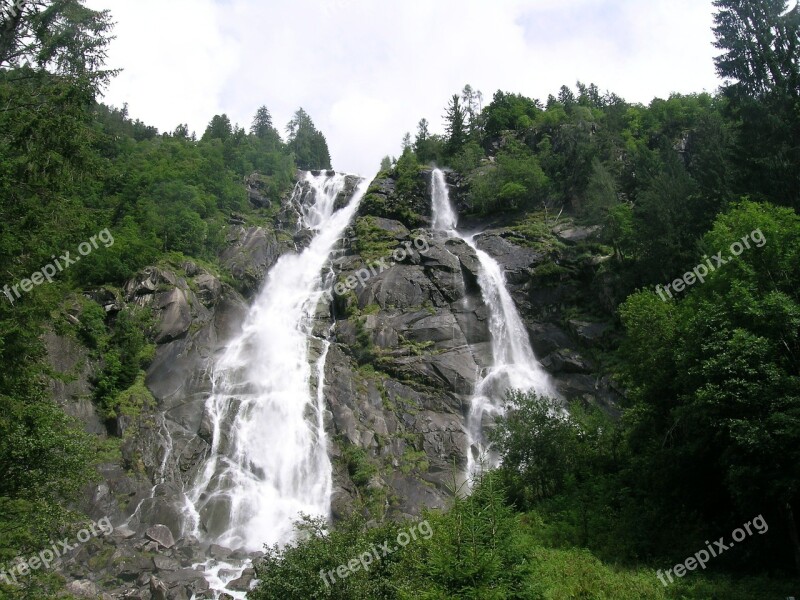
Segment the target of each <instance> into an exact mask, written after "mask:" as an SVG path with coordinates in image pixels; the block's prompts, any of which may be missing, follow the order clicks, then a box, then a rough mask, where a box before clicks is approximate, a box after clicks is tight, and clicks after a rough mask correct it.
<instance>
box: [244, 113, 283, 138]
mask: <svg viewBox="0 0 800 600" xmlns="http://www.w3.org/2000/svg"><path fill="white" fill-rule="evenodd" d="M250 133H251V134H252V135H254V136H256V137H257V138H260V139H262V140H264V141H266V142H269V143H272V144H275V145H279V144H280V143H281V136H280V134H279V133H278V130H277V129H275V126H274V125H273V124H272V115H271V114H270V112H269V110H268V109H267V107H266V106H262V107H261V108H259V109H258V111H256V116H255V117H254V118H253V124H252V125H251V126H250Z"/></svg>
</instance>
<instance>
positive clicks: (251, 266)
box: [220, 225, 289, 292]
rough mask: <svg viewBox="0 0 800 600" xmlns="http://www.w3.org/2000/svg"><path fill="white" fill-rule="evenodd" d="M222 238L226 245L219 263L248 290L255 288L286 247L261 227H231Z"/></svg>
mask: <svg viewBox="0 0 800 600" xmlns="http://www.w3.org/2000/svg"><path fill="white" fill-rule="evenodd" d="M225 241H226V242H227V244H228V246H227V248H226V249H225V251H224V252H223V253H222V255H221V256H220V259H221V261H222V264H223V266H224V267H225V268H226V269H228V270H229V271H230V273H231V275H232V276H233V277H234V279H237V280H239V281H241V282H242V285H243V286H244V287H245V288H246V289H247V290H248V291H250V292H255V291H256V290H257V289H258V287H259V286H260V285H261V282H262V281H263V279H264V276H265V275H266V273H267V271H269V270H270V268H272V265H274V264H275V262H276V261H277V260H278V257H280V255H281V254H282V253H283V252H285V251H286V250H287V249H289V247H288V246H287V244H286V243H283V244H281V243H279V242H278V238H277V237H276V236H275V234H274V233H273V232H272V231H268V230H266V229H263V228H261V227H245V226H244V225H238V226H234V227H232V228H231V229H230V231H229V233H228V236H227V237H226V240H225Z"/></svg>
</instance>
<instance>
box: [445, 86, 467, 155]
mask: <svg viewBox="0 0 800 600" xmlns="http://www.w3.org/2000/svg"><path fill="white" fill-rule="evenodd" d="M444 118H445V121H446V123H447V125H446V126H445V133H446V136H447V142H446V144H445V150H446V151H447V154H448V156H455V155H456V154H458V152H459V151H460V150H461V148H462V147H463V146H464V143H465V142H466V139H467V132H466V123H465V119H466V115H465V112H464V108H463V106H462V104H461V99H460V98H459V97H458V94H453V97H452V98H450V103H449V104H448V105H447V112H446V113H445V116H444Z"/></svg>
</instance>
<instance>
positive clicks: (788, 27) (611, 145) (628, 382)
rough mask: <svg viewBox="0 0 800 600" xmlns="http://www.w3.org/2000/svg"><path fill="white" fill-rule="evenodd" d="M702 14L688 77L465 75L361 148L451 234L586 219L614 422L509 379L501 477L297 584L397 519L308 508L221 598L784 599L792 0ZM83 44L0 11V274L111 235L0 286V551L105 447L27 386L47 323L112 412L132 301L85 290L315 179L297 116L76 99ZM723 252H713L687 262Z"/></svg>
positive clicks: (131, 369) (789, 555)
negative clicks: (137, 114)
mask: <svg viewBox="0 0 800 600" xmlns="http://www.w3.org/2000/svg"><path fill="white" fill-rule="evenodd" d="M714 6H715V18H714V23H715V25H714V35H715V39H716V47H717V48H718V51H719V57H718V58H717V59H716V67H717V71H718V73H719V76H720V78H721V79H722V80H723V81H724V82H725V83H724V85H723V86H722V87H721V88H720V89H719V90H718V91H716V92H715V93H698V94H691V95H672V96H670V97H668V98H655V99H653V100H652V101H651V102H650V103H649V104H647V105H642V104H635V103H629V102H626V101H625V100H624V99H623V98H620V97H619V96H617V95H615V94H614V93H613V92H601V89H600V88H599V87H598V85H595V84H588V85H587V84H584V83H581V82H578V83H577V84H576V86H574V87H571V86H569V85H565V86H562V87H561V89H560V90H558V91H557V93H555V95H550V96H548V97H547V98H546V99H537V98H529V97H526V96H524V95H521V94H518V93H514V92H513V91H512V92H508V91H497V92H495V93H494V94H493V95H492V97H491V100H490V101H488V102H487V103H486V104H485V106H484V102H483V95H482V94H481V93H480V92H479V91H477V90H474V89H473V88H472V87H471V86H469V85H468V86H466V87H465V88H464V89H463V90H462V91H461V92H459V93H456V94H454V95H453V96H452V97H451V98H449V100H448V101H447V103H446V106H445V108H444V111H445V122H446V125H447V127H446V130H445V132H444V133H443V134H436V133H431V131H430V124H429V122H428V120H427V119H425V118H423V119H421V120H420V122H419V126H418V129H417V131H416V133H415V135H413V136H412V135H411V133H408V134H406V136H405V137H404V138H403V142H402V153H401V154H400V156H399V157H398V158H392V157H389V156H387V157H385V158H384V159H383V161H382V163H381V167H380V169H381V172H382V173H384V174H387V175H390V176H391V177H393V178H394V179H395V180H396V181H397V186H398V191H399V192H400V193H401V194H402V193H403V190H404V189H408V190H409V194H411V189H412V188H413V187H414V185H415V182H416V181H417V179H418V175H419V173H420V170H421V169H424V168H426V167H430V166H432V165H436V166H440V167H445V168H447V169H449V170H451V171H453V172H455V173H458V174H459V176H460V177H461V179H462V180H463V189H464V190H465V196H464V198H465V199H464V202H463V205H462V207H461V210H462V212H463V215H464V217H465V218H468V219H470V220H472V221H473V222H475V223H481V222H487V221H489V220H491V221H493V222H501V223H514V224H521V225H520V226H525V227H528V228H532V229H533V230H535V228H536V227H539V226H541V224H542V223H543V222H546V221H547V219H548V218H550V219H552V218H553V217H555V216H556V215H559V214H561V213H565V214H569V215H572V216H574V217H575V219H576V220H577V222H579V223H580V224H582V225H585V226H587V227H594V226H599V231H600V234H599V235H600V241H599V242H598V243H599V245H600V246H602V249H603V250H604V251H605V252H606V253H607V255H608V257H609V258H608V260H606V261H605V262H603V264H602V265H601V266H600V268H599V269H598V270H597V272H596V273H594V274H593V276H592V277H593V281H592V285H594V286H595V287H596V288H597V289H598V290H602V296H603V297H604V298H606V301H605V302H604V303H603V304H602V305H598V306H597V307H596V310H597V311H598V312H599V313H602V314H604V315H606V316H607V317H608V318H609V319H613V320H614V321H615V322H616V323H617V324H618V327H619V330H620V332H621V334H620V337H619V340H618V343H617V344H616V347H615V348H614V349H613V350H612V351H609V353H608V355H607V356H605V357H603V364H604V366H605V367H606V368H607V369H608V371H609V372H611V373H613V375H614V377H615V378H616V380H617V381H618V382H619V385H620V387H621V388H622V389H624V390H625V394H624V396H625V402H624V405H623V406H621V407H620V410H619V414H616V415H610V414H609V413H608V412H607V411H603V410H600V409H598V408H596V407H592V406H584V405H580V404H575V405H573V406H570V407H568V408H569V413H568V416H567V417H565V418H558V419H554V418H552V415H553V414H554V411H557V410H559V407H558V406H556V405H554V401H553V400H552V399H550V398H545V397H537V396H536V395H534V394H523V393H517V392H510V393H509V395H508V397H507V401H508V403H509V406H511V407H513V410H511V411H510V412H509V413H507V416H506V417H504V418H502V419H500V421H499V422H498V424H497V427H496V429H495V430H494V431H493V434H492V436H493V442H494V444H495V446H496V448H497V449H498V450H499V452H500V453H501V455H502V458H503V460H502V466H501V467H500V468H498V469H497V470H495V471H491V472H488V473H486V474H484V475H483V476H482V477H481V478H480V479H479V481H476V482H475V484H474V488H473V490H472V493H471V494H469V495H468V496H467V495H464V494H459V493H454V496H453V501H452V506H451V507H450V509H449V510H448V511H444V512H437V511H433V512H431V513H430V514H426V518H427V519H428V521H429V523H430V527H431V530H432V532H433V534H432V536H431V537H430V539H421V540H417V541H415V542H414V543H413V544H412V545H410V546H408V547H407V548H403V549H400V550H398V551H397V552H395V553H392V554H391V555H389V556H385V557H383V559H382V560H380V561H378V562H376V564H375V565H373V566H372V567H371V568H370V569H369V570H366V569H362V570H361V571H359V572H357V573H353V574H351V575H350V576H349V577H347V578H345V579H342V580H341V581H338V582H337V583H336V584H335V585H329V584H328V583H327V582H326V581H325V580H324V579H323V578H321V577H320V576H319V575H318V573H320V572H323V573H324V572H328V571H330V570H332V569H333V570H334V572H335V569H336V568H337V566H339V565H341V564H347V563H348V561H350V560H351V559H353V558H355V557H358V556H359V555H361V554H362V553H363V552H365V551H366V550H367V549H368V548H370V547H371V546H372V545H373V544H380V543H381V542H383V541H385V540H392V539H396V538H397V537H398V534H399V533H401V532H402V531H405V530H406V529H407V524H404V523H397V522H385V523H374V522H371V523H367V522H366V519H365V518H364V517H363V515H362V516H359V515H356V516H354V517H352V518H351V519H350V520H347V521H344V522H341V523H338V524H337V525H336V526H335V527H333V528H331V527H330V526H329V525H328V524H327V523H325V522H322V521H319V520H315V519H312V518H308V519H306V520H305V521H303V522H302V523H299V524H298V527H299V528H300V529H301V531H302V532H303V533H304V536H303V537H301V540H300V541H299V542H298V543H297V544H296V545H292V546H287V547H277V546H276V547H272V548H267V550H266V556H265V557H264V561H263V563H262V564H261V565H260V566H259V567H258V569H257V572H258V578H259V580H260V583H259V585H258V587H257V589H256V590H255V591H254V592H252V593H251V594H250V595H249V596H248V597H252V598H254V599H264V600H266V599H268V598H341V599H361V598H363V599H367V598H369V599H374V598H384V599H392V598H428V599H443V598H475V599H486V598H497V599H500V598H509V599H511V598H530V599H534V598H535V599H539V598H541V599H544V598H620V599H625V598H631V599H633V598H676V599H677V598H698V599H699V598H733V599H736V598H742V599H745V598H784V597H787V596H789V595H792V594H794V595H797V594H798V592H800V579H798V577H800V540H799V539H798V537H799V536H800V523H798V519H800V515H798V510H800V292H798V290H799V289H800V268H798V264H799V261H800V218H799V217H798V214H797V211H798V209H800V61H799V59H800V8H798V7H795V8H794V9H792V10H790V11H788V12H786V5H785V3H784V2H783V1H782V0H752V1H744V0H715V1H714ZM111 37H112V25H111V19H110V15H109V14H108V13H107V12H97V11H92V10H90V9H88V8H87V7H85V6H84V4H83V2H81V1H80V0H60V1H50V0H35V1H31V2H28V3H26V8H25V10H23V11H20V12H17V13H6V12H4V15H3V17H2V21H0V106H2V108H1V109H0V132H1V133H0V259H1V260H2V264H3V265H4V266H3V282H4V283H9V284H10V283H17V282H19V281H22V280H24V279H25V278H28V277H30V276H31V273H35V272H36V271H38V270H39V269H41V268H42V265H45V264H46V263H48V262H50V261H51V260H52V257H54V256H56V255H60V254H61V253H63V252H64V251H65V250H66V249H72V248H75V247H77V246H78V244H79V243H80V242H82V241H84V240H87V239H89V238H90V237H91V236H92V235H95V234H97V232H100V231H102V230H104V229H106V228H107V229H109V230H110V231H112V232H113V235H114V243H113V245H112V246H109V247H107V248H106V249H105V250H104V251H103V252H96V253H92V254H90V255H88V256H86V257H85V258H84V259H83V260H81V262H80V263H79V264H77V265H76V266H74V267H73V268H71V269H69V270H66V271H65V272H64V273H62V274H59V275H58V276H57V277H56V278H55V279H54V281H53V283H51V284H48V285H40V286H36V287H33V288H32V291H31V292H30V293H26V294H24V295H23V296H22V297H17V296H15V297H11V296H9V295H8V294H7V293H6V295H5V297H0V471H1V474H2V476H1V477H0V564H2V563H5V562H6V561H11V560H13V559H14V557H16V556H19V555H21V554H25V553H29V552H32V551H34V550H36V549H37V548H40V547H42V546H43V544H45V543H46V542H47V540H49V539H51V538H54V537H55V536H57V535H58V534H59V533H62V532H64V531H68V530H70V528H74V527H75V526H76V525H75V524H76V523H78V522H80V520H81V518H82V516H81V515H80V514H78V513H76V511H75V510H74V506H75V504H74V501H75V499H76V498H78V497H79V496H80V495H81V494H82V493H83V490H85V486H86V485H87V484H88V483H90V482H92V481H96V480H97V478H98V473H97V470H96V465H97V464H98V462H100V461H102V460H103V459H104V458H105V457H106V456H107V455H108V453H109V452H113V451H114V449H113V448H110V447H109V445H108V443H107V442H101V441H100V440H98V439H97V438H96V437H94V436H92V435H90V434H87V433H85V432H84V431H83V430H82V429H81V428H80V427H79V425H78V424H77V423H76V422H74V420H73V419H71V418H69V417H67V416H66V415H65V414H64V412H63V411H62V409H61V408H60V407H59V406H58V405H56V404H55V403H54V402H52V401H51V399H50V397H49V383H48V382H49V381H50V379H51V373H50V369H49V367H48V365H47V362H46V360H45V347H44V343H43V336H44V334H45V332H47V331H50V330H55V331H59V330H60V329H63V328H64V327H66V326H67V323H68V322H69V321H70V316H71V312H70V311H71V310H73V308H74V307H75V306H76V305H78V306H80V307H81V310H82V315H81V321H80V325H79V335H80V336H81V339H82V340H83V342H84V343H85V344H86V345H87V347H89V348H91V349H92V353H93V356H95V357H97V358H98V360H99V361H100V362H101V364H102V365H103V366H102V369H101V370H100V371H99V372H98V373H96V374H95V379H94V391H93V394H94V395H93V398H92V402H94V403H95V404H96V406H97V407H98V410H99V412H100V414H102V415H103V416H104V417H105V418H106V419H109V420H113V419H114V418H115V417H116V416H118V415H120V414H123V413H124V411H126V410H127V409H128V406H127V405H126V401H127V398H128V397H129V395H128V394H126V391H128V390H130V389H131V388H132V387H134V386H137V385H142V384H141V375H142V372H143V370H144V369H145V368H146V367H147V365H148V363H149V361H150V360H151V359H152V355H153V343H152V340H151V339H150V338H149V337H148V323H149V321H148V319H149V317H148V315H147V314H146V313H145V312H144V311H141V312H131V313H128V312H123V313H120V316H119V317H118V318H116V319H110V318H108V317H107V315H105V314H104V312H103V310H102V308H101V307H100V306H99V305H98V304H96V303H94V302H92V300H91V299H90V298H88V297H87V295H86V294H85V293H84V292H85V291H86V290H90V289H96V288H101V287H105V286H120V285H121V284H123V283H124V282H125V281H126V280H127V279H129V278H131V277H132V276H134V275H135V274H136V273H137V272H138V271H139V270H140V269H142V268H143V267H145V266H148V265H152V264H159V263H161V262H164V261H181V260H184V259H186V258H191V259H193V260H195V261H197V262H198V263H200V264H204V265H209V266H210V267H212V268H213V267H214V265H216V264H217V263H218V255H219V253H220V251H221V250H222V248H223V247H224V245H225V243H226V240H225V237H224V231H225V225H226V224H228V223H229V222H231V219H233V220H236V221H237V222H245V223H256V224H258V223H271V222H273V221H274V219H275V218H276V216H277V213H278V211H279V209H280V203H279V202H277V203H275V202H273V203H268V204H267V205H266V206H255V205H253V203H252V202H250V201H249V199H248V185H250V186H252V185H257V186H258V188H259V190H260V191H261V194H262V195H263V196H264V197H269V198H278V199H279V198H281V197H284V196H285V195H286V194H287V193H288V192H289V191H290V190H291V188H292V186H293V185H294V180H295V179H294V178H295V172H296V170H297V169H304V170H310V169H329V168H331V156H330V153H329V151H328V146H327V143H326V140H325V137H324V135H323V134H322V133H321V132H320V131H319V130H318V129H317V128H316V126H315V124H314V122H313V121H312V118H311V116H309V114H307V113H306V112H305V111H304V110H303V109H302V108H300V109H298V110H297V112H296V113H295V114H294V116H293V118H292V120H291V121H290V122H289V123H288V125H287V126H286V128H285V130H284V135H283V136H282V135H281V132H280V131H279V130H278V128H277V127H276V125H275V124H274V123H273V121H272V116H271V114H270V111H269V110H268V109H267V107H266V106H262V107H261V108H259V109H258V111H257V113H256V114H255V115H254V118H253V121H252V124H251V125H250V126H249V128H248V129H244V128H242V127H240V126H239V125H236V124H232V123H231V121H230V119H229V118H228V117H227V116H226V115H224V114H222V115H215V116H213V117H212V118H211V119H210V122H209V124H208V127H207V128H206V130H205V131H204V132H203V133H202V135H200V136H199V137H198V136H197V135H195V133H191V132H190V131H189V128H188V126H187V125H185V124H182V125H178V126H177V127H176V128H175V129H174V131H170V132H159V131H158V130H157V129H156V128H154V127H151V126H148V125H147V124H145V123H143V122H141V121H139V120H133V119H131V118H130V117H129V115H128V109H127V107H126V106H123V107H121V108H117V107H111V106H107V105H105V104H103V103H101V102H99V101H98V99H99V97H100V92H101V90H102V89H103V88H104V86H106V85H107V84H108V81H109V80H110V79H111V78H113V77H114V76H115V72H113V71H109V70H106V69H105V66H104V61H105V58H106V54H107V48H108V45H109V44H110V43H111ZM254 174H256V175H254ZM756 232H757V233H758V235H755V234H756ZM745 240H750V241H751V242H752V243H750V242H748V244H747V247H746V248H744V247H743V245H744V242H745ZM762 242H763V243H762ZM736 243H739V248H740V251H739V252H734V251H733V250H732V248H733V246H732V245H733V244H736ZM729 249H730V250H729ZM721 254H725V255H726V256H727V255H729V254H734V255H735V256H729V257H728V260H727V261H726V262H725V263H724V264H723V263H719V262H717V266H718V267H719V268H713V263H712V262H711V258H710V257H714V256H720V255H721ZM701 265H702V266H703V271H704V273H703V276H702V279H703V281H700V280H699V278H698V273H699V271H700V269H699V267H700V266H701ZM706 267H708V268H706ZM690 275H694V277H689V276H690ZM558 276H559V273H558V272H557V271H556V272H554V277H558ZM690 279H692V280H693V283H692V284H689V280H690ZM679 281H682V282H683V283H684V284H686V285H685V289H684V286H683V285H680V284H679V283H678V282H679ZM231 283H232V284H234V285H235V282H233V281H231ZM667 284H672V288H671V293H670V294H669V295H664V294H659V290H660V289H663V288H664V287H665V286H667ZM659 286H660V287H659ZM73 318H74V317H73ZM454 492H456V490H454ZM757 519H760V521H757ZM751 522H752V523H754V524H755V523H756V522H760V523H766V524H768V531H766V532H765V533H764V534H761V531H760V530H759V531H755V530H754V531H753V535H751V536H749V537H748V539H747V541H746V543H742V544H741V545H737V546H736V548H735V549H731V550H729V551H726V552H725V553H724V554H722V553H720V554H721V555H720V556H719V557H714V558H713V560H711V561H710V562H709V564H708V565H707V567H706V566H705V565H704V566H703V568H702V570H698V571H697V572H696V573H689V574H688V575H687V576H685V577H680V576H679V577H677V578H675V582H674V583H670V584H669V585H667V584H666V583H663V580H662V579H661V578H660V577H659V576H658V575H657V572H658V573H661V572H663V571H665V570H667V569H672V570H673V573H675V574H677V573H678V570H677V569H675V568H674V565H676V564H680V563H683V562H684V561H685V559H686V558H687V557H692V556H695V555H696V554H697V553H698V551H700V550H703V551H705V550H704V548H706V544H707V543H708V542H706V543H704V541H708V540H710V541H713V540H717V539H721V536H725V537H726V538H728V539H730V535H731V532H732V531H734V530H735V529H736V528H737V527H740V526H742V524H743V523H748V524H749V523H751ZM731 546H733V544H731ZM62 583H63V582H61V581H60V579H59V577H58V576H57V575H54V574H49V573H46V572H43V573H39V574H37V575H35V576H32V577H30V578H28V579H27V580H26V581H25V583H24V589H21V588H20V587H19V586H16V585H8V584H7V582H5V583H4V582H3V581H2V580H0V598H49V597H55V594H57V593H58V590H59V589H60V588H61V585H62Z"/></svg>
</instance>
